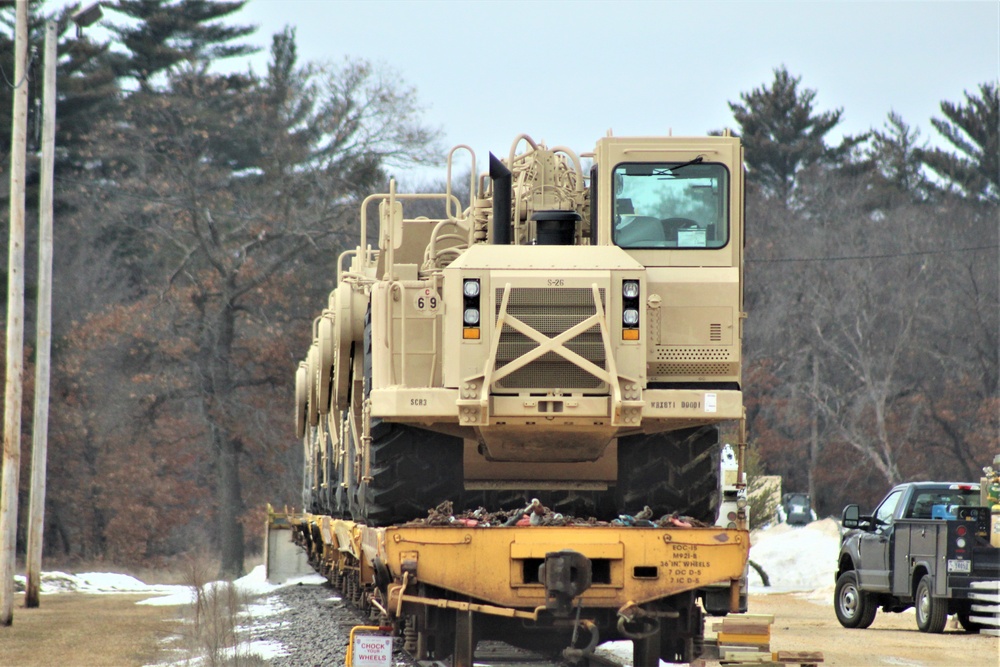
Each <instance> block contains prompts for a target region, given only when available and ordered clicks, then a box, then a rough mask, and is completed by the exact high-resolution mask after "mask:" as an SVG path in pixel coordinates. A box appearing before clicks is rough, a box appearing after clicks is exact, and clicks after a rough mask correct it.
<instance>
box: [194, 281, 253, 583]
mask: <svg viewBox="0 0 1000 667" xmlns="http://www.w3.org/2000/svg"><path fill="white" fill-rule="evenodd" d="M235 325H236V310H235V308H233V305H232V301H231V300H230V299H228V298H224V300H223V302H222V304H221V309H220V311H219V313H218V317H217V318H216V328H215V331H214V332H209V334H208V335H209V336H211V334H212V333H214V334H215V336H214V340H212V341H211V343H210V344H209V345H206V346H205V350H204V352H205V354H206V356H204V357H203V358H202V359H203V367H202V373H203V375H202V377H203V378H204V387H205V391H204V393H203V395H202V396H203V401H204V404H205V410H204V412H205V417H206V419H207V420H208V428H209V432H210V434H211V438H212V443H211V445H212V451H213V453H214V458H215V475H216V479H215V499H216V503H217V505H218V508H217V512H216V517H217V520H218V522H219V523H218V529H217V532H216V534H217V535H218V536H219V550H220V556H221V559H222V560H221V564H220V567H219V576H220V577H223V578H226V579H230V578H236V577H240V576H242V575H243V574H244V571H243V557H244V552H243V525H242V524H241V523H240V517H241V515H242V513H243V509H244V508H243V492H242V489H241V484H240V451H241V449H242V447H241V445H240V441H239V438H237V437H234V436H233V434H232V431H231V430H230V429H229V428H228V421H229V420H230V419H231V418H232V405H233V401H234V398H235V397H234V395H233V394H234V391H235V388H234V384H233V369H232V363H233V358H232V351H233V340H234V331H235Z"/></svg>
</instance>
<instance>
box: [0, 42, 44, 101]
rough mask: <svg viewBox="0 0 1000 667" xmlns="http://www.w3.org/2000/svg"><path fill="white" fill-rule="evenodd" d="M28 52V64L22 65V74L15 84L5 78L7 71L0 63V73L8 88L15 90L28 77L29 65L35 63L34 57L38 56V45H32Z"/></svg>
mask: <svg viewBox="0 0 1000 667" xmlns="http://www.w3.org/2000/svg"><path fill="white" fill-rule="evenodd" d="M30 53H31V57H30V58H28V64H27V65H25V67H24V74H22V75H21V80H20V81H18V82H17V83H16V84H14V83H11V82H10V79H8V78H7V72H5V71H4V69H3V66H2V65H0V75H3V80H4V82H5V83H6V84H7V87H8V88H10V89H11V90H17V89H18V88H20V87H21V86H23V85H24V82H25V81H26V80H27V79H28V75H29V74H30V73H31V66H32V65H33V64H34V63H35V59H36V58H37V57H38V47H37V46H32V47H31V50H30Z"/></svg>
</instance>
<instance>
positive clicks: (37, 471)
mask: <svg viewBox="0 0 1000 667" xmlns="http://www.w3.org/2000/svg"><path fill="white" fill-rule="evenodd" d="M57 44H58V36H57V35H56V22H55V21H49V22H47V23H46V24H45V56H44V60H43V62H44V65H45V74H44V77H43V84H42V90H43V98H44V103H43V106H42V173H41V191H40V193H39V196H38V323H37V325H38V326H37V333H36V335H35V338H36V341H35V344H36V351H35V411H34V425H33V427H32V444H31V500H30V502H29V509H28V559H27V560H28V577H27V579H28V584H27V586H26V587H25V589H24V606H25V607H37V606H38V594H39V592H40V590H41V574H42V542H43V538H44V536H45V468H46V461H47V459H48V437H49V366H50V364H49V362H50V360H51V352H52V199H53V197H52V191H53V181H54V178H55V162H56V160H55V149H56V45H57Z"/></svg>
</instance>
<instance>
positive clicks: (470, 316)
mask: <svg viewBox="0 0 1000 667" xmlns="http://www.w3.org/2000/svg"><path fill="white" fill-rule="evenodd" d="M466 284H468V283H466ZM464 319H465V323H466V324H468V325H469V326H470V327H471V326H475V325H477V324H479V311H478V310H476V309H475V308H466V309H465V316H464Z"/></svg>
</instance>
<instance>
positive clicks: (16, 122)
mask: <svg viewBox="0 0 1000 667" xmlns="http://www.w3.org/2000/svg"><path fill="white" fill-rule="evenodd" d="M27 61H28V0H17V19H16V25H15V29H14V85H15V87H14V112H13V127H12V132H11V134H12V141H11V151H10V248H9V260H8V261H9V264H8V269H7V390H6V394H5V400H4V422H3V478H2V486H3V490H2V497H0V626H7V625H11V624H12V623H13V622H14V558H15V546H16V544H17V488H18V475H19V473H20V466H21V398H22V397H21V392H22V387H21V373H22V371H23V368H24V177H25V150H26V146H27V126H28V75H27V70H28V67H27V64H28V63H27Z"/></svg>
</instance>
